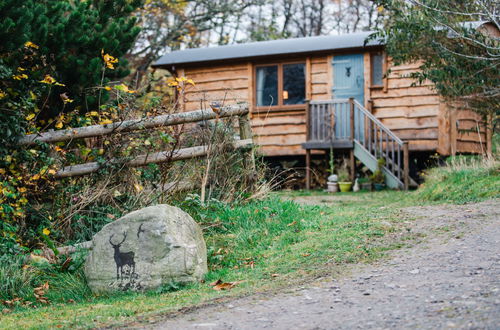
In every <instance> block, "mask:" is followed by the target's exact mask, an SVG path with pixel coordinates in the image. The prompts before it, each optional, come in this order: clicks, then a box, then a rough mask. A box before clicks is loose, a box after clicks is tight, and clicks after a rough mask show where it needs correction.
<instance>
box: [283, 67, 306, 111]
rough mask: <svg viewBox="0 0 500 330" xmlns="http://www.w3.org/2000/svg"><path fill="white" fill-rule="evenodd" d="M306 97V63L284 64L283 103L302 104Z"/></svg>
mask: <svg viewBox="0 0 500 330" xmlns="http://www.w3.org/2000/svg"><path fill="white" fill-rule="evenodd" d="M305 98H306V75H305V65H304V63H298V64H285V65H283V104H302V103H304V100H305Z"/></svg>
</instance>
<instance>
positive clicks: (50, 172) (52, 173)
mask: <svg viewBox="0 0 500 330" xmlns="http://www.w3.org/2000/svg"><path fill="white" fill-rule="evenodd" d="M47 173H49V174H50V175H54V174H56V173H57V171H56V170H54V169H53V168H51V169H49V170H48V171H47Z"/></svg>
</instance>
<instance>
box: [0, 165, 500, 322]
mask: <svg viewBox="0 0 500 330" xmlns="http://www.w3.org/2000/svg"><path fill="white" fill-rule="evenodd" d="M499 178H500V173H499V167H498V164H497V163H495V162H489V163H483V162H479V161H477V160H471V159H467V160H465V159H456V160H453V161H450V163H449V166H448V167H444V168H439V169H434V170H431V171H430V172H429V173H428V176H427V181H426V183H425V184H424V185H423V186H422V187H421V188H420V189H419V190H418V191H416V192H411V193H407V192H398V191H384V192H377V193H348V194H339V195H338V196H344V197H346V198H344V199H342V198H340V199H339V200H336V201H335V202H333V203H329V204H326V203H325V204H324V206H306V205H300V204H297V203H295V202H293V201H289V200H284V199H283V198H284V197H286V198H290V197H292V198H300V197H304V196H308V198H316V199H317V200H318V202H322V200H323V199H324V200H325V201H326V200H327V199H326V198H323V197H322V196H324V193H322V192H319V191H313V192H294V193H290V192H281V193H276V194H273V195H272V196H271V197H270V198H268V199H266V200H263V201H253V202H250V203H247V204H244V205H233V206H231V205H226V204H223V203H218V202H215V201H214V202H212V203H211V204H210V205H209V206H208V207H201V206H200V205H199V203H197V202H196V200H193V201H191V202H187V203H185V204H183V205H182V207H183V208H184V209H185V210H187V211H188V212H189V213H191V214H192V215H193V216H194V217H195V218H196V220H197V221H198V222H199V223H200V224H201V225H202V226H203V227H204V228H205V230H204V231H205V239H206V242H207V247H208V258H209V273H208V274H207V276H206V282H205V283H196V284H191V285H188V286H186V287H183V288H177V287H176V286H175V285H171V286H166V287H165V288H162V289H161V290H158V291H156V292H147V293H120V294H116V295H112V296H94V295H92V294H90V293H89V291H88V288H87V286H86V285H85V282H84V280H83V277H82V275H81V271H75V272H73V273H54V272H52V273H50V272H49V273H47V274H45V275H44V276H42V277H34V278H33V277H29V276H28V277H26V276H27V275H29V274H24V273H23V272H20V264H19V265H17V266H18V267H17V268H15V269H11V268H8V267H4V268H2V267H1V265H0V279H1V280H2V281H3V279H7V278H8V279H9V280H10V281H11V282H9V283H7V284H6V286H5V287H7V286H8V287H9V288H10V289H9V290H10V292H11V293H12V292H16V290H19V292H18V294H26V295H29V294H30V292H29V289H27V288H30V287H32V286H33V285H34V283H33V281H45V280H47V281H49V283H50V290H49V293H47V297H48V298H49V299H50V300H51V301H52V305H51V306H45V307H43V306H42V307H39V308H37V309H32V308H22V307H19V308H17V309H15V310H14V311H12V312H10V313H8V314H5V315H2V316H1V319H0V328H53V327H63V328H69V327H80V328H93V327H107V326H119V325H123V324H128V323H131V322H137V321H140V322H147V321H149V320H154V319H157V318H159V317H161V316H162V315H165V314H166V313H170V312H174V311H177V310H178V309H179V308H186V307H191V306H197V305H200V304H204V303H212V302H217V301H221V300H224V299H228V298H230V297H233V296H241V295H246V294H253V293H259V292H269V291H272V290H278V289H281V288H286V287H289V286H292V285H297V283H300V282H301V281H307V280H310V279H312V278H314V277H316V276H319V275H322V274H330V275H331V274H338V273H341V272H342V271H343V270H344V269H345V266H346V265H347V264H349V263H358V262H369V261H372V260H374V259H376V258H380V257H381V256H383V255H384V252H385V251H386V250H388V249H394V248H398V247H400V246H402V245H404V244H406V242H407V241H408V239H411V238H412V236H410V234H409V233H408V232H407V231H406V230H405V229H404V227H405V226H406V225H405V224H404V223H403V222H402V221H403V220H404V221H408V219H401V218H400V216H399V212H398V209H399V208H401V207H405V206H409V205H416V204H428V203H443V202H445V203H448V202H453V203H464V202H469V201H480V200H484V199H489V198H495V197H499V191H500V189H499V188H500V187H499ZM387 223H390V225H387ZM2 271H6V272H11V273H6V274H4V275H1V272H2ZM2 276H3V277H2ZM217 279H221V280H223V281H244V282H242V283H241V284H239V285H238V286H236V287H235V288H234V289H233V290H231V291H225V292H219V291H214V290H213V289H212V288H211V287H210V286H209V285H208V283H210V282H211V281H214V280H217ZM3 284H4V283H2V285H3ZM2 288H3V287H2ZM22 290H25V291H26V292H24V293H23V291H22ZM70 299H71V300H72V301H75V303H73V304H68V303H67V302H68V300H70Z"/></svg>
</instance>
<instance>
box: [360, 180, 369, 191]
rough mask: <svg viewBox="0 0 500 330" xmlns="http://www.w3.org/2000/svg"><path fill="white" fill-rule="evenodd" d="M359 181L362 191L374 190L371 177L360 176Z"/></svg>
mask: <svg viewBox="0 0 500 330" xmlns="http://www.w3.org/2000/svg"><path fill="white" fill-rule="evenodd" d="M358 183H359V188H360V189H361V190H362V191H371V190H372V183H371V182H370V179H368V178H359V180H358Z"/></svg>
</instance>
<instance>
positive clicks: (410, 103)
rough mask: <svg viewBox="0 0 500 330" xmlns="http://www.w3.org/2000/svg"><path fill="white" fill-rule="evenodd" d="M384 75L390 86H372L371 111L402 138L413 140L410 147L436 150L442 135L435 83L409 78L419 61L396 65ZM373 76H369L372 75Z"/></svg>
mask: <svg viewBox="0 0 500 330" xmlns="http://www.w3.org/2000/svg"><path fill="white" fill-rule="evenodd" d="M387 65H388V66H389V67H390V69H391V72H390V74H389V75H388V76H387V77H386V78H385V79H386V82H385V83H386V84H387V89H386V90H384V88H372V89H371V90H370V99H371V100H372V102H373V107H372V112H373V114H374V115H375V116H376V117H377V118H378V119H380V121H381V122H382V123H383V124H384V125H385V126H387V127H388V128H389V129H391V130H392V131H393V132H394V133H395V134H396V135H397V136H398V137H399V138H401V139H403V140H405V141H409V142H410V150H435V149H436V145H437V139H438V136H439V121H438V114H439V104H440V99H439V96H438V95H437V93H436V92H435V91H434V90H432V84H431V83H430V82H425V83H424V84H423V85H416V86H414V85H415V81H414V80H412V79H410V78H408V76H409V75H410V73H411V72H414V71H415V70H416V69H418V64H417V63H414V64H408V65H401V66H394V65H392V63H391V62H390V60H389V63H388V64H387ZM369 79H370V77H369Z"/></svg>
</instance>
